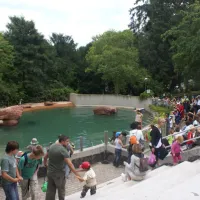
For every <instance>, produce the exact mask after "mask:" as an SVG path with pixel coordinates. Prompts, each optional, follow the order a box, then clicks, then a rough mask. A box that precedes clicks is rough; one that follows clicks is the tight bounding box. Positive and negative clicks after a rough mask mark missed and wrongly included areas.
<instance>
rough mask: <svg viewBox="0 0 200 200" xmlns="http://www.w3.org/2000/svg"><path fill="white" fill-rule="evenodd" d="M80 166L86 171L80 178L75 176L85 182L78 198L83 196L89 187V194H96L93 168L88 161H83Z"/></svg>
mask: <svg viewBox="0 0 200 200" xmlns="http://www.w3.org/2000/svg"><path fill="white" fill-rule="evenodd" d="M80 168H82V169H83V170H84V171H86V173H85V175H84V176H83V178H81V177H80V176H76V177H77V178H78V179H79V181H81V182H83V181H85V182H86V184H85V185H84V186H83V190H82V192H81V197H80V198H84V197H85V195H86V194H87V191H88V190H89V189H90V194H91V195H94V194H96V185H97V181H96V174H95V172H94V170H93V169H92V168H91V167H90V163H89V162H83V163H82V164H81V165H80Z"/></svg>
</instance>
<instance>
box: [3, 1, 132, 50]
mask: <svg viewBox="0 0 200 200" xmlns="http://www.w3.org/2000/svg"><path fill="white" fill-rule="evenodd" d="M134 2H135V0H71V1H69V0H0V31H5V30H6V24H7V23H8V22H9V18H8V17H9V16H13V15H16V16H24V17H25V19H27V20H33V21H34V22H35V24H36V28H37V29H38V31H39V32H41V33H42V34H44V35H45V37H46V38H48V36H49V35H51V33H52V32H56V33H64V34H65V35H70V36H72V37H73V39H74V41H75V42H76V43H78V44H79V46H81V45H86V44H87V43H89V42H91V41H92V37H93V36H95V35H97V34H100V33H103V32H105V31H107V30H109V29H115V30H124V29H127V28H128V24H129V23H130V15H129V9H130V8H132V7H133V6H134Z"/></svg>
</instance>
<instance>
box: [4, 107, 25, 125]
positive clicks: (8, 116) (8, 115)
mask: <svg viewBox="0 0 200 200" xmlns="http://www.w3.org/2000/svg"><path fill="white" fill-rule="evenodd" d="M22 113H23V107H22V106H11V107H7V108H2V109H0V120H1V123H0V125H3V126H14V125H16V124H18V120H19V119H20V117H21V116H22Z"/></svg>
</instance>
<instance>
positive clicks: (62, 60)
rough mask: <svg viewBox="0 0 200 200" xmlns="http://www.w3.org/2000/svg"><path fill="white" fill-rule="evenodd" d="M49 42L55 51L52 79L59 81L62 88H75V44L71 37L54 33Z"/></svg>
mask: <svg viewBox="0 0 200 200" xmlns="http://www.w3.org/2000/svg"><path fill="white" fill-rule="evenodd" d="M50 42H51V43H52V44H53V47H54V49H55V63H54V70H55V72H56V73H55V74H54V79H55V80H59V82H61V83H62V84H63V85H64V86H70V87H76V84H75V75H76V71H77V70H78V66H77V57H78V55H77V50H76V47H77V44H76V43H75V42H74V40H73V38H72V37H71V36H66V35H63V34H56V33H53V34H52V36H51V37H50ZM52 75H53V74H52Z"/></svg>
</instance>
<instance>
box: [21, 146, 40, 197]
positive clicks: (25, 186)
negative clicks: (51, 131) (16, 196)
mask: <svg viewBox="0 0 200 200" xmlns="http://www.w3.org/2000/svg"><path fill="white" fill-rule="evenodd" d="M42 156H44V152H43V148H42V146H40V145H37V146H35V147H34V148H33V149H32V152H31V153H25V154H23V155H22V156H21V158H20V160H19V163H18V169H19V172H20V174H21V175H22V177H23V181H21V182H20V186H21V191H22V200H26V199H27V198H29V197H31V200H37V199H38V196H37V194H38V180H37V171H38V168H39V165H41V164H42Z"/></svg>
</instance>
